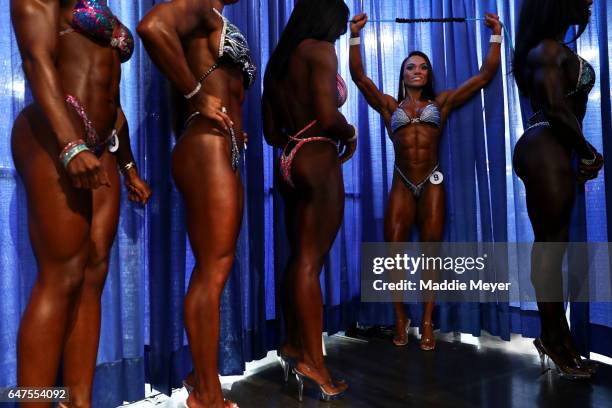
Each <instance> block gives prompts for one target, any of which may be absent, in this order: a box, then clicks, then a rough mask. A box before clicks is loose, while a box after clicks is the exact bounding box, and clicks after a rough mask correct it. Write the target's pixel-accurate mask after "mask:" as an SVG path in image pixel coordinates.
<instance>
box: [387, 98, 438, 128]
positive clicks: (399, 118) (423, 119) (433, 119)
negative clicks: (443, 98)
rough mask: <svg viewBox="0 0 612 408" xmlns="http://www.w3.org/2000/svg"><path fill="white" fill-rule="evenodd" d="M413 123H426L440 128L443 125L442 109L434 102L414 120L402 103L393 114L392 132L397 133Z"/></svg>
mask: <svg viewBox="0 0 612 408" xmlns="http://www.w3.org/2000/svg"><path fill="white" fill-rule="evenodd" d="M413 123H426V124H429V125H432V126H435V127H437V128H439V127H440V125H441V119H440V109H439V108H438V106H437V105H436V104H435V103H433V102H432V103H430V104H429V105H427V106H425V107H424V108H423V109H421V112H420V114H419V116H418V117H416V118H413V117H411V116H410V115H409V114H408V113H407V112H406V111H405V110H404V109H403V108H402V104H401V103H400V104H399V106H398V108H397V109H396V110H395V112H393V115H391V132H392V133H395V132H397V131H398V130H399V129H401V128H403V127H404V126H408V125H411V124H413Z"/></svg>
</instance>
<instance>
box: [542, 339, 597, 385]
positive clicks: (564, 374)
mask: <svg viewBox="0 0 612 408" xmlns="http://www.w3.org/2000/svg"><path fill="white" fill-rule="evenodd" d="M533 345H534V346H535V348H536V350H538V354H539V355H540V365H541V368H542V374H544V373H545V372H547V371H548V370H550V360H552V361H553V363H554V364H555V367H556V369H557V373H558V374H559V376H560V377H561V378H565V379H568V380H588V379H589V378H591V375H592V373H591V372H590V371H589V370H588V369H587V368H585V367H580V366H575V367H572V366H570V365H568V364H566V363H564V362H562V361H561V356H559V355H557V354H556V353H555V352H554V351H552V350H551V349H550V348H548V347H546V345H545V344H544V342H543V341H542V339H540V338H537V339H535V340H534V341H533Z"/></svg>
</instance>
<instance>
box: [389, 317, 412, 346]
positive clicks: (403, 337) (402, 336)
mask: <svg viewBox="0 0 612 408" xmlns="http://www.w3.org/2000/svg"><path fill="white" fill-rule="evenodd" d="M410 322H411V320H410V319H407V320H406V321H405V324H404V329H403V330H399V331H398V330H396V333H395V336H393V344H394V345H396V346H398V347H403V346H405V345H407V344H408V330H410ZM396 327H397V326H396Z"/></svg>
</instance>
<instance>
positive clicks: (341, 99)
mask: <svg viewBox="0 0 612 408" xmlns="http://www.w3.org/2000/svg"><path fill="white" fill-rule="evenodd" d="M336 91H337V94H336V95H337V96H338V107H339V108H340V107H342V105H344V104H345V103H346V99H347V97H348V90H347V88H346V82H344V79H342V77H341V76H340V74H336Z"/></svg>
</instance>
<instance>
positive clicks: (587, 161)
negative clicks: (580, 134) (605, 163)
mask: <svg viewBox="0 0 612 408" xmlns="http://www.w3.org/2000/svg"><path fill="white" fill-rule="evenodd" d="M592 153H593V158H592V159H580V163H582V164H584V165H585V166H592V165H594V164H595V161H597V153H595V152H592Z"/></svg>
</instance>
